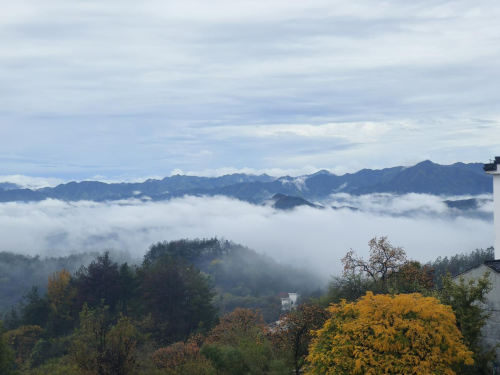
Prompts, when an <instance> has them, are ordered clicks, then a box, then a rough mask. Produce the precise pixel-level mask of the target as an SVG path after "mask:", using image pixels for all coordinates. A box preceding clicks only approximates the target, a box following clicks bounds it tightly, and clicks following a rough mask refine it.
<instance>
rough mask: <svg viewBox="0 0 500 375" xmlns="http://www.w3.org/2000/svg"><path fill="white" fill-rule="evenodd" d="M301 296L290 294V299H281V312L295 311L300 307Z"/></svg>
mask: <svg viewBox="0 0 500 375" xmlns="http://www.w3.org/2000/svg"><path fill="white" fill-rule="evenodd" d="M299 297H300V295H299V294H298V293H288V297H285V298H282V299H281V310H283V311H290V310H295V309H296V308H297V306H298V305H299V302H298V298H299Z"/></svg>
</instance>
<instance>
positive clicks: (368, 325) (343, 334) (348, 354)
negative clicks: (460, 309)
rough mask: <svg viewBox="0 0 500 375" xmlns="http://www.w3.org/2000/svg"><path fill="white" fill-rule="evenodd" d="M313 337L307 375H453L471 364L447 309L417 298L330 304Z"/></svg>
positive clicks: (369, 296)
mask: <svg viewBox="0 0 500 375" xmlns="http://www.w3.org/2000/svg"><path fill="white" fill-rule="evenodd" d="M328 310H329V312H330V314H331V317H330V318H329V319H328V320H327V321H326V323H325V325H324V326H323V328H321V329H320V330H318V331H317V332H316V336H317V337H316V338H315V339H314V340H313V342H312V345H311V349H310V353H309V356H308V361H309V366H308V369H307V373H308V374H327V375H328V374H387V373H392V374H395V373H397V374H436V373H438V374H449V375H451V374H455V372H454V369H456V367H457V365H458V364H460V363H464V364H466V365H470V364H473V363H474V361H473V359H472V352H471V351H469V350H468V349H467V347H466V346H465V344H464V343H463V341H462V335H461V334H460V331H459V330H458V328H457V326H456V324H455V323H456V321H455V316H454V314H453V312H452V310H451V307H449V306H445V305H442V304H441V303H439V301H438V300H437V299H435V298H432V297H423V296H421V295H420V294H418V293H414V294H401V295H397V296H390V295H373V293H371V292H368V293H367V294H366V296H364V297H362V298H361V299H360V300H359V301H358V302H353V303H347V302H345V301H342V302H341V303H340V304H337V305H333V306H331V307H330V308H329V309H328Z"/></svg>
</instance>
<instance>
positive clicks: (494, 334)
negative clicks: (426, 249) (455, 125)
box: [455, 156, 500, 358]
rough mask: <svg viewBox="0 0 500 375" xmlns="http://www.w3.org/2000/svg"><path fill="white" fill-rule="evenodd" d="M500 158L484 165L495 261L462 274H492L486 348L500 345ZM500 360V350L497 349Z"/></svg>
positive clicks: (486, 308) (477, 276)
mask: <svg viewBox="0 0 500 375" xmlns="http://www.w3.org/2000/svg"><path fill="white" fill-rule="evenodd" d="M498 165H500V156H497V157H495V160H493V161H492V162H491V163H489V164H485V165H484V171H485V172H486V173H487V174H490V175H492V176H493V202H494V203H493V204H494V211H493V230H494V233H495V242H494V243H495V259H496V260H492V261H488V262H484V263H482V264H479V265H477V266H476V267H473V268H471V269H469V270H467V271H465V272H462V273H461V274H459V275H457V276H455V279H458V277H460V276H462V277H463V278H464V279H465V280H469V279H471V278H475V279H477V278H480V277H483V275H484V273H485V272H486V271H489V272H490V280H491V287H492V288H491V291H490V292H489V293H488V295H487V296H486V303H485V304H484V305H483V306H482V307H483V308H484V309H485V310H486V311H487V312H488V313H489V314H490V319H489V320H488V323H487V324H486V326H485V327H484V328H483V339H484V344H485V346H486V347H489V348H491V347H493V346H495V345H497V344H500V169H499V168H498ZM497 357H498V358H500V348H499V349H497Z"/></svg>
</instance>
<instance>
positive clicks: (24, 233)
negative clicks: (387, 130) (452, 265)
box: [0, 195, 493, 276]
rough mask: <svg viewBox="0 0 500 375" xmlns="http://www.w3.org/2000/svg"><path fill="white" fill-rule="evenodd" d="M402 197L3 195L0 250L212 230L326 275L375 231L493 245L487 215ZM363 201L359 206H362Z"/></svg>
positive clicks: (448, 244) (438, 246)
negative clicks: (280, 207)
mask: <svg viewBox="0 0 500 375" xmlns="http://www.w3.org/2000/svg"><path fill="white" fill-rule="evenodd" d="M406 198H407V199H406V200H408V201H409V202H410V203H405V202H404V198H403V199H399V198H396V199H395V200H393V201H392V202H389V203H388V204H389V205H390V206H392V209H391V210H392V211H393V212H402V211H404V210H412V209H415V208H422V207H423V208H424V210H423V211H422V213H421V214H419V215H414V216H412V217H392V216H388V215H382V214H380V213H377V212H376V211H377V209H378V208H377V205H376V204H375V203H372V204H371V206H370V207H372V208H373V210H374V211H372V212H351V211H348V210H342V211H334V210H316V209H310V208H301V209H298V210H296V211H292V212H276V211H274V210H273V209H272V208H271V207H269V206H255V205H250V204H248V203H244V202H240V201H236V200H231V199H228V198H225V197H215V198H196V197H186V198H182V199H174V200H172V201H169V202H159V203H153V202H140V201H121V202H113V203H96V202H77V203H65V202H61V201H57V200H46V201H43V202H39V203H29V204H23V203H2V204H0V227H1V228H2V236H1V237H0V250H5V251H15V252H21V253H28V254H36V253H38V254H42V255H54V254H59V255H60V254H65V253H67V252H71V251H81V250H102V249H106V248H114V249H117V250H126V251H129V252H131V253H132V254H133V255H134V256H136V257H140V256H142V255H143V254H144V252H145V251H146V250H147V248H148V246H149V245H150V244H151V243H153V242H157V241H163V240H175V239H179V238H195V237H199V238H203V237H212V236H219V237H225V238H228V239H231V240H234V241H236V242H238V243H242V244H244V245H247V246H249V247H251V248H254V249H255V250H257V251H259V252H265V253H267V254H269V255H271V256H273V257H275V258H276V259H278V260H280V261H282V262H285V263H291V264H294V265H300V266H307V267H310V268H311V269H314V270H315V271H317V272H319V273H321V274H323V275H325V276H328V275H330V274H338V273H340V272H341V265H340V259H341V258H342V256H343V255H344V254H345V252H346V251H348V250H349V249H350V248H353V249H356V250H357V251H358V252H359V253H360V254H362V255H365V254H366V252H367V242H368V241H369V240H370V239H371V238H372V237H374V236H385V235H387V236H389V239H390V241H391V242H392V243H393V244H394V245H398V246H404V248H405V250H406V251H407V253H408V255H409V256H410V257H412V258H415V259H418V260H421V261H428V260H433V259H435V258H436V257H437V256H438V255H442V256H450V255H454V254H456V253H460V252H468V251H471V250H473V249H475V248H479V247H482V248H486V247H488V246H491V245H492V243H493V228H492V223H491V221H488V220H478V219H473V218H466V217H456V218H450V217H449V216H446V215H443V214H442V212H443V210H444V208H443V206H442V205H441V203H440V202H438V201H437V200H435V199H434V197H428V196H415V195H410V196H408V197H406ZM372 199H374V197H372ZM361 201H362V200H358V202H361ZM418 202H420V204H419V203H418ZM382 203H383V204H385V203H387V199H386V198H383V199H382ZM382 203H381V204H382ZM364 204H365V206H363V208H365V209H366V208H367V207H369V203H364Z"/></svg>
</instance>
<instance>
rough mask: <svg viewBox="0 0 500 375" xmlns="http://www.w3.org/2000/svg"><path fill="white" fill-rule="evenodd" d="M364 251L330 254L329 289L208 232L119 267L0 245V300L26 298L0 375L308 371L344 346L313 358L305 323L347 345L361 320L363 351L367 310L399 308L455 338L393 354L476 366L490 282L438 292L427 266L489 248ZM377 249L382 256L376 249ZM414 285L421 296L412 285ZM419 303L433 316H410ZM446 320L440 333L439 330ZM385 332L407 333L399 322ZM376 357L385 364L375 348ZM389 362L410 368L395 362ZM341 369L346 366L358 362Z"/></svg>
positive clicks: (462, 262) (2, 351) (379, 243)
mask: <svg viewBox="0 0 500 375" xmlns="http://www.w3.org/2000/svg"><path fill="white" fill-rule="evenodd" d="M369 247H370V258H369V259H367V260H364V259H363V258H359V257H358V256H357V255H356V254H355V252H353V251H349V252H348V253H347V254H346V256H345V257H344V258H343V259H342V260H339V261H340V262H341V263H342V264H343V265H344V270H345V271H344V274H343V277H341V278H335V279H333V280H332V282H331V283H330V284H329V285H328V288H327V293H324V292H323V291H322V290H321V287H322V286H323V285H324V283H325V281H324V280H321V279H319V278H318V277H316V276H314V275H313V274H311V273H310V272H308V271H305V270H301V269H296V268H292V267H289V266H286V265H282V264H280V263H278V262H276V261H275V260H273V259H271V258H269V257H267V256H265V255H260V254H257V253H256V252H255V251H253V250H251V249H248V248H246V247H244V246H241V245H238V244H235V243H232V242H230V241H225V240H219V239H216V238H212V239H202V240H177V241H170V242H162V243H156V244H153V245H152V246H151V247H150V248H149V250H148V251H147V253H146V254H145V256H144V258H143V260H142V261H141V262H138V264H132V263H128V262H124V261H123V257H124V255H123V254H120V253H114V254H113V256H114V257H115V258H120V257H121V258H122V260H114V259H113V258H112V257H111V255H110V253H109V252H105V253H104V254H101V255H99V254H80V255H73V256H69V257H62V258H48V259H41V258H40V257H26V256H21V255H14V254H11V253H2V254H0V255H1V256H0V265H1V267H2V268H1V270H2V272H3V273H2V275H3V276H4V277H3V279H2V283H1V284H0V287H1V288H0V292H1V293H2V299H1V300H2V301H9V303H10V304H15V302H16V296H17V297H18V298H19V297H20V296H21V295H22V294H24V296H23V298H22V301H21V303H20V304H18V305H16V306H14V307H11V308H10V309H9V310H8V311H6V313H5V314H3V316H2V318H1V319H0V370H1V371H3V372H2V375H3V374H8V375H14V374H27V375H63V374H64V375H77V374H89V375H90V374H92V375H94V374H95V375H115V374H118V375H140V374H148V375H150V374H153V375H155V374H156V375H160V374H172V375H173V374H192V375H195V374H196V375H198V374H201V375H203V374H207V375H218V374H220V375H234V374H241V375H247V374H252V375H253V374H255V375H257V374H283V375H284V374H290V373H295V374H301V373H303V372H304V370H306V371H307V373H318V374H319V373H322V371H323V370H322V369H323V368H324V366H327V368H330V367H332V366H333V368H335V366H334V365H333V364H332V363H330V362H329V359H328V358H329V357H328V356H333V357H332V358H344V356H345V355H347V356H348V357H345V358H354V356H355V354H353V353H350V352H346V353H347V354H345V355H344V354H341V353H342V351H343V349H341V348H337V349H336V350H329V351H328V353H327V354H326V355H324V354H321V353H322V344H321V345H319V344H318V343H319V342H320V341H317V340H315V339H314V337H315V333H314V331H316V330H319V329H321V328H322V327H323V328H325V329H328V327H331V326H332V324H333V322H334V321H335V324H336V325H337V326H338V327H339V329H341V330H343V329H344V328H342V327H344V325H345V328H346V329H347V331H345V332H344V331H342V335H345V337H349V341H353V342H354V341H356V340H358V339H359V338H358V337H351V336H350V333H349V332H352V330H349V328H348V327H349V325H350V324H351V320H352V319H355V321H356V324H357V325H358V326H359V327H364V326H363V324H365V325H366V327H365V328H360V329H364V330H365V331H366V332H365V333H366V337H367V339H368V343H365V344H366V345H368V348H367V349H368V351H370V350H372V349H371V346H373V347H374V348H376V347H378V345H382V344H383V343H379V342H378V339H377V337H375V336H374V337H372V338H370V335H372V333H373V330H372V329H371V327H372V326H373V324H379V323H380V324H386V323H387V322H385V321H384V320H383V319H382V320H381V317H380V314H375V313H370V311H371V310H373V311H375V310H376V311H378V309H380V308H382V309H386V310H387V313H388V314H392V315H395V316H399V314H400V310H401V309H403V310H404V309H410V310H411V311H414V312H415V314H414V315H412V318H411V320H412V322H413V323H415V322H417V321H419V320H420V319H421V320H422V321H425V322H426V326H427V325H428V324H431V325H432V327H436V328H432V329H430V330H429V331H428V335H431V336H432V335H436V337H435V338H433V340H434V339H435V340H440V339H439V338H440V337H442V335H446V336H447V337H449V339H447V340H448V341H449V342H452V343H453V345H452V346H449V345H448V346H446V345H445V346H443V345H441V346H433V345H421V344H419V342H413V341H412V339H406V341H405V342H407V343H406V344H405V345H406V346H407V348H406V349H405V348H404V347H403V348H401V347H400V346H398V345H394V348H393V350H394V351H402V352H404V353H407V355H411V356H414V358H413V357H412V358H413V359H412V362H411V363H412V364H414V363H416V362H415V361H417V362H418V361H419V360H418V358H419V356H420V355H421V354H422V353H427V354H430V353H431V352H432V353H437V352H439V353H442V354H440V355H439V356H437V357H436V356H434V357H436V358H440V359H439V360H437V361H434V360H431V361H423V362H421V363H420V362H419V365H421V366H424V367H422V368H423V369H434V368H435V369H440V370H446V369H450V368H457V369H460V371H461V372H459V373H468V374H478V375H479V374H482V373H483V372H484V370H485V369H486V368H487V365H488V363H489V362H488V361H489V360H490V358H491V355H492V352H490V351H487V350H485V349H484V348H483V347H482V346H481V343H480V341H478V340H479V338H480V329H481V327H482V326H483V325H484V322H485V321H486V320H485V319H487V314H486V313H484V312H483V311H482V310H481V309H479V310H477V309H476V302H481V301H482V299H481V298H483V297H482V296H484V295H485V293H486V292H487V291H488V290H489V289H488V288H489V287H490V286H489V285H490V284H489V282H488V280H487V279H484V280H483V279H481V280H478V283H477V285H475V284H474V285H469V284H467V285H465V284H463V285H462V284H459V285H456V284H454V283H453V282H451V281H450V279H449V278H446V277H445V278H443V279H442V280H443V284H442V285H443V287H442V288H441V289H439V290H437V289H435V285H436V282H435V274H434V273H435V270H434V269H432V268H431V266H436V267H437V268H438V274H442V273H443V272H444V271H445V270H449V271H453V270H454V269H456V267H458V269H460V270H462V268H464V267H467V266H468V265H469V264H470V263H471V262H475V261H482V260H483V259H484V258H488V257H491V254H492V252H491V249H488V250H486V251H482V250H476V251H475V252H473V253H472V254H465V255H459V256H454V257H452V258H450V259H448V258H445V260H442V259H438V260H437V261H435V262H432V263H431V264H427V265H421V264H420V263H419V262H417V261H414V260H411V259H409V258H407V257H406V254H405V252H404V250H403V249H402V248H400V247H398V248H396V247H394V246H392V245H391V244H390V243H389V242H388V240H387V238H385V237H382V238H380V239H377V238H374V239H373V240H371V241H370V243H369ZM381 252H384V253H385V254H386V255H387V254H390V255H389V257H388V258H382V257H381V256H380V254H381ZM382 259H384V260H383V262H384V267H381V260H382ZM80 262H81V263H83V265H82V266H81V267H78V268H76V267H75V265H76V264H78V263H80ZM23 268H25V270H24V272H20V271H21V270H22V269H23ZM70 270H71V271H70ZM44 273H45V277H44V276H43V274H44ZM30 284H34V285H30ZM292 291H293V292H299V293H300V294H301V299H300V304H299V306H298V307H297V306H295V308H293V309H291V310H289V311H282V310H281V304H280V297H284V296H286V295H287V292H292ZM415 291H420V292H421V293H423V294H425V295H426V297H425V298H424V297H423V296H421V295H420V294H411V293H413V292H415ZM464 293H465V294H464ZM467 293H474V296H475V297H474V298H473V299H468V300H467V304H465V305H464V303H463V301H461V299H460V298H462V297H460V296H463V295H467ZM374 301H379V302H376V303H375V304H374ZM442 301H447V302H446V304H448V305H451V306H452V308H453V311H454V313H455V314H456V316H457V319H463V317H467V319H474V321H475V322H477V323H475V324H474V326H473V327H470V326H467V328H466V329H464V328H461V326H460V325H459V326H455V316H454V315H453V314H452V313H451V310H449V309H448V308H447V307H444V306H443V305H442ZM443 303H444V302H443ZM332 304H334V305H332ZM377 306H378V307H377ZM395 306H399V307H395ZM425 306H431V307H425ZM4 307H6V306H4ZM429 308H430V309H432V310H433V311H441V312H442V314H441V313H440V314H435V315H434V316H427V315H426V314H421V312H422V311H424V310H425V309H429ZM423 309H424V310H423ZM353 312H354V313H353ZM343 314H344V315H343ZM382 315H383V314H382ZM339 319H340V320H339ZM404 319H406V318H405V316H401V317H400V318H399V319H396V320H397V321H404ZM413 323H412V324H413ZM415 324H416V323H415ZM443 325H446V329H445V331H446V332H444V331H443V333H439V332H438V333H436V329H438V328H439V327H441V326H443ZM394 327H395V330H400V329H402V330H405V329H407V327H406V326H405V325H404V324H403V326H401V327H399V326H398V327H396V326H394ZM405 327H406V328H405ZM318 332H323V336H321V340H324V341H325V342H326V343H328V342H330V340H332V338H334V337H336V336H335V335H331V334H330V333H328V334H325V333H327V332H328V330H323V331H318ZM370 332H371V333H370ZM339 337H340V336H339ZM363 337H365V336H363ZM472 338H474V340H475V341H474V342H473V341H471V340H472ZM408 340H410V341H408ZM417 344H418V345H420V346H418V348H417V347H416V346H415V345H417ZM466 344H467V345H469V348H470V349H471V350H470V351H469V350H468V349H467V347H466ZM328 345H330V344H328ZM334 345H336V344H334ZM409 350H411V351H409ZM339 353H340V354H339ZM408 353H410V354H408ZM450 353H452V354H450ZM427 354H426V355H427ZM360 355H361V356H364V355H365V353H362V352H360ZM434 357H433V358H434ZM441 358H443V359H441ZM472 358H475V359H476V360H477V362H476V364H475V365H474V367H471V368H470V369H469V370H467V371H466V372H462V370H464V371H465V370H466V366H470V365H471V364H472ZM373 360H374V359H373V358H372V357H370V356H367V357H366V361H368V362H366V363H367V364H365V365H364V366H365V367H364V368H365V369H368V368H370V366H371V365H370V363H372V362H370V361H373ZM376 361H377V363H386V361H389V362H387V363H391V362H390V361H391V359H390V358H388V357H387V355H386V354H384V353H383V352H381V354H379V355H378V357H377V359H376ZM398 365H399V366H404V367H402V368H405V369H407V370H408V371H409V370H410V369H411V368H413V367H412V366H413V365H410V364H408V363H407V362H406V361H401V362H398ZM345 366H348V368H351V367H352V368H354V366H355V363H354V362H352V363H351V362H349V361H347V362H346V364H345ZM366 366H368V367H366ZM425 366H427V367H425ZM405 371H406V370H405ZM425 371H430V370H425ZM430 373H432V371H431V372H430Z"/></svg>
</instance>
